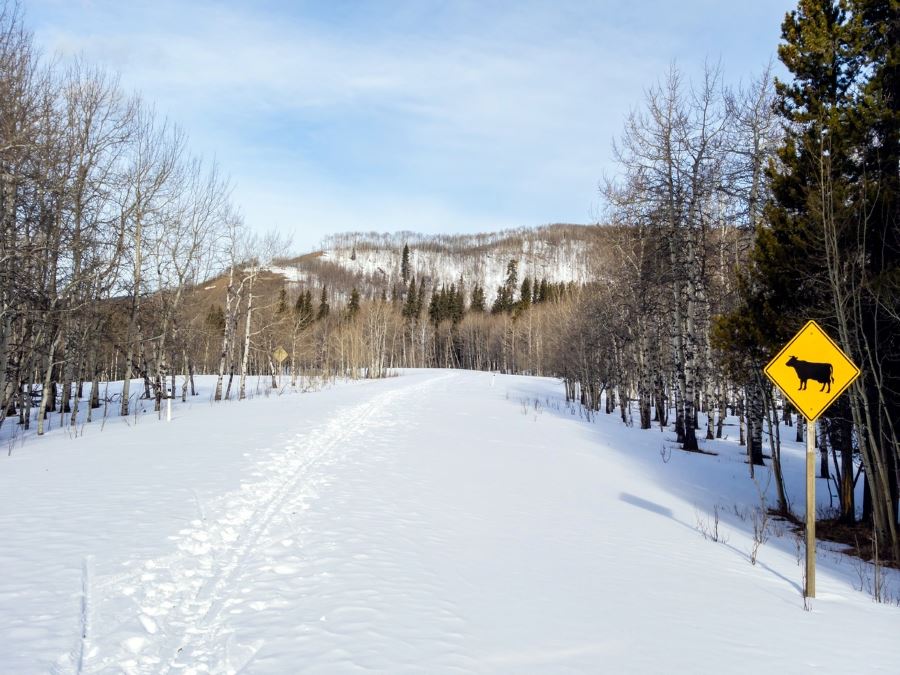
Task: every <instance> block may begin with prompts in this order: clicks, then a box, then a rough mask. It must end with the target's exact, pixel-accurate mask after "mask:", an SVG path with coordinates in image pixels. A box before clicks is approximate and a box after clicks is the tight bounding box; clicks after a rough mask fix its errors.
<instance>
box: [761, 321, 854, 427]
mask: <svg viewBox="0 0 900 675" xmlns="http://www.w3.org/2000/svg"><path fill="white" fill-rule="evenodd" d="M765 373H766V375H767V376H768V377H769V379H770V380H772V382H774V383H775V384H776V385H777V386H778V388H779V389H781V391H782V392H784V395H785V396H787V397H788V399H789V400H790V401H791V403H793V404H794V406H795V407H796V408H797V410H799V411H800V412H801V413H802V414H803V415H804V416H805V417H806V419H808V420H814V419H817V418H818V417H819V415H821V414H822V413H823V412H824V411H825V409H826V408H827V407H828V406H830V405H831V404H832V403H833V402H834V400H835V399H836V398H837V397H838V396H840V395H841V394H842V393H844V390H845V389H847V387H849V386H850V385H851V384H852V383H853V380H855V379H856V378H857V377H858V376H859V368H857V367H856V365H855V364H854V363H853V361H851V360H850V359H849V358H847V355H846V354H844V352H842V351H841V348H840V347H838V346H837V345H836V344H835V342H834V340H832V339H831V338H830V337H828V334H827V333H826V332H825V331H824V330H822V328H821V327H820V326H819V324H817V323H816V322H815V321H809V322H808V323H807V324H806V325H805V326H803V328H801V329H800V332H799V333H797V334H796V335H795V336H794V337H793V338H792V339H791V341H790V342H788V343H787V344H786V345H785V346H784V348H783V349H782V350H781V351H780V352H778V356H776V357H775V358H774V359H772V360H771V361H769V365H767V366H766V367H765Z"/></svg>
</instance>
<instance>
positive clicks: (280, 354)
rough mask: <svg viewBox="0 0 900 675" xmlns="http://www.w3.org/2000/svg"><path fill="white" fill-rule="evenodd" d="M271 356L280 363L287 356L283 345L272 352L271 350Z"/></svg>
mask: <svg viewBox="0 0 900 675" xmlns="http://www.w3.org/2000/svg"><path fill="white" fill-rule="evenodd" d="M272 356H274V357H275V360H276V361H278V363H281V362H282V361H284V360H285V359H286V358H287V357H288V353H287V352H286V351H284V347H279V348H278V349H276V350H275V351H274V352H272Z"/></svg>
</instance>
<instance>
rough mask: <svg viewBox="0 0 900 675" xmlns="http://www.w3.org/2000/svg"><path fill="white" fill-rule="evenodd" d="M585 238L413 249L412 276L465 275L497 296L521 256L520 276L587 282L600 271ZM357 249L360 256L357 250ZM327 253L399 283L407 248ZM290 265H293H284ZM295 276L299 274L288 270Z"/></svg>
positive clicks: (442, 280)
mask: <svg viewBox="0 0 900 675" xmlns="http://www.w3.org/2000/svg"><path fill="white" fill-rule="evenodd" d="M588 249H589V247H588V244H587V242H586V241H584V240H570V241H563V242H559V243H556V244H550V243H549V242H546V241H543V240H540V239H533V238H525V239H523V240H522V243H521V246H520V247H519V248H517V249H509V248H508V247H504V248H498V249H495V250H489V251H481V252H479V253H478V254H477V255H474V254H473V253H472V252H462V251H461V252H458V253H456V252H450V251H445V250H430V249H418V248H411V249H410V260H409V262H410V268H411V276H415V277H417V278H419V279H422V278H425V279H429V280H431V282H432V283H435V284H437V285H438V286H440V285H441V284H446V285H448V286H449V285H450V284H452V283H459V280H460V278H462V279H463V282H464V284H465V286H466V288H467V289H468V290H469V291H471V289H472V288H473V286H474V284H475V283H478V284H480V285H481V286H482V287H483V288H484V289H485V298H486V300H487V302H488V303H490V302H492V301H493V299H494V298H495V297H496V295H497V288H498V287H499V286H501V285H503V283H504V282H505V281H506V267H507V264H508V263H509V261H510V260H517V261H518V278H519V280H520V281H521V280H522V279H523V278H525V277H526V276H529V277H531V278H532V279H537V280H538V282H540V280H541V279H547V281H550V282H557V283H558V282H570V281H574V282H577V283H579V284H583V283H587V282H588V281H591V280H592V279H593V278H594V277H593V274H592V272H591V268H590V259H589V256H588V255H587V252H588ZM354 255H355V259H353V256H354ZM322 259H323V260H326V261H329V262H332V263H335V264H337V265H339V266H340V267H343V268H345V269H347V270H349V271H351V272H356V273H359V274H362V275H364V276H365V277H367V278H376V279H385V280H386V281H387V282H388V284H389V285H390V284H393V283H395V282H397V281H398V280H399V279H400V263H401V249H393V248H371V247H369V246H360V247H354V248H350V249H343V248H335V249H328V250H325V251H324V252H323V255H322ZM284 271H287V270H284ZM285 276H287V277H288V278H289V279H295V278H296V273H294V275H293V276H290V275H285Z"/></svg>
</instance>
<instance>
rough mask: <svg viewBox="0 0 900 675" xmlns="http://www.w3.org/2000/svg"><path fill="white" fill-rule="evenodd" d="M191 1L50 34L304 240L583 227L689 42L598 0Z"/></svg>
mask: <svg viewBox="0 0 900 675" xmlns="http://www.w3.org/2000/svg"><path fill="white" fill-rule="evenodd" d="M36 2H37V4H38V5H41V6H43V7H44V8H45V9H46V8H47V7H48V4H47V3H48V2H49V5H56V9H60V5H58V4H57V3H54V2H50V0H42V1H41V0H36ZM612 6H613V5H612V4H611V5H610V7H612ZM185 7H186V9H185ZM185 7H182V6H181V4H179V3H167V2H158V3H138V4H136V5H134V6H133V7H132V8H131V10H130V13H127V14H126V15H125V18H122V17H121V16H119V15H117V14H115V11H114V10H115V9H117V8H118V6H117V5H114V4H110V3H103V2H98V3H96V4H92V5H91V6H88V7H86V8H84V9H82V10H80V11H75V10H72V9H71V7H69V9H68V11H62V10H60V12H59V16H60V20H55V21H54V20H53V19H52V18H49V12H45V14H44V16H43V17H42V19H41V21H40V25H39V27H38V38H39V40H40V41H41V42H42V44H43V45H45V47H46V48H47V49H49V50H55V51H60V52H62V53H64V54H74V53H79V52H83V53H84V54H85V55H86V56H87V57H88V58H89V59H91V60H96V61H100V62H102V63H105V64H107V65H109V66H110V67H113V68H115V69H117V70H120V71H121V72H122V75H123V81H124V82H126V83H127V84H129V85H130V86H134V87H135V88H138V89H140V90H141V91H142V92H143V93H144V94H145V95H146V96H147V97H148V98H150V99H152V100H155V101H157V102H158V104H159V106H160V108H161V109H163V110H167V111H169V112H170V113H171V115H172V116H173V117H174V118H175V119H177V120H179V121H181V122H183V123H184V125H185V127H186V128H187V130H188V132H189V133H190V134H191V135H192V136H193V137H194V139H195V141H196V142H197V144H198V145H199V146H200V148H201V149H202V150H203V151H204V152H214V153H215V154H216V155H217V157H218V158H219V159H220V161H221V162H222V163H223V165H224V168H225V169H226V170H228V171H229V172H230V173H232V174H233V175H234V178H235V180H236V182H237V184H238V189H237V191H236V196H237V197H238V198H239V199H242V200H243V201H244V203H243V204H242V207H243V209H244V211H245V213H246V214H247V216H248V220H250V221H251V222H259V223H260V224H261V225H266V224H270V223H272V222H277V224H279V225H281V226H282V227H284V228H291V227H294V226H296V227H298V228H299V232H298V236H297V237H296V239H297V240H298V242H299V243H301V244H309V243H311V242H312V241H317V240H318V239H320V238H321V236H322V235H323V234H324V233H325V232H326V231H328V230H334V229H343V228H346V227H366V228H367V229H369V228H371V227H379V228H381V227H385V228H388V229H405V228H410V227H422V228H425V229H434V228H437V227H446V228H447V229H452V230H459V229H463V228H471V227H491V226H492V223H493V225H494V226H507V225H519V224H532V223H543V222H547V221H552V220H576V221H581V222H584V221H586V220H587V219H588V214H589V212H590V209H591V205H592V203H593V202H594V201H595V196H596V189H595V188H596V184H597V180H598V179H599V178H600V177H601V175H602V173H603V171H604V169H606V168H607V167H608V166H609V160H610V156H609V155H610V153H609V141H610V139H611V138H612V137H613V136H614V135H616V134H617V133H618V130H619V128H620V126H621V121H622V118H623V116H624V114H625V112H626V111H627V110H628V108H629V107H630V106H632V105H634V104H636V103H637V102H639V100H640V97H641V91H642V88H643V87H644V86H646V85H647V84H648V83H649V82H650V81H652V80H653V79H654V78H655V77H657V76H658V75H659V74H660V72H661V71H662V69H663V68H664V67H665V65H666V64H667V63H668V62H669V61H670V60H671V59H672V58H673V56H674V55H673V54H672V50H673V49H678V48H679V42H680V40H681V38H679V36H677V35H676V36H671V35H668V34H667V33H665V31H663V32H659V31H658V30H657V32H656V33H654V29H653V26H654V25H657V24H654V22H652V21H650V22H648V24H647V25H643V24H637V23H636V22H634V21H633V19H632V18H630V15H628V16H624V17H621V18H616V17H614V16H612V15H607V16H609V20H606V18H605V16H604V13H603V8H602V6H601V7H599V9H598V6H596V5H594V4H592V3H587V4H583V3H565V4H562V3H555V4H541V3H534V4H529V3H521V4H519V3H517V4H514V5H509V6H506V7H503V6H498V7H499V9H498V8H497V7H494V8H493V9H486V8H485V7H484V6H483V5H482V4H481V3H478V4H471V5H468V6H467V5H464V4H453V3H451V5H450V6H449V7H448V6H441V5H425V4H423V3H409V4H400V5H397V6H394V7H391V8H390V9H384V11H383V12H381V13H380V14H379V15H378V16H377V17H375V18H374V19H372V20H371V21H365V20H364V21H356V22H348V23H347V24H346V25H345V24H341V23H339V22H338V23H334V22H332V23H328V22H327V21H325V20H324V19H323V18H322V17H320V16H315V15H309V16H304V15H292V14H290V13H289V12H287V11H286V10H279V11H277V12H276V11H274V10H273V11H270V12H268V13H266V12H262V11H260V10H254V9H253V7H252V6H249V7H248V6H243V7H234V6H230V5H223V4H221V3H191V4H190V5H185ZM378 7H379V8H381V5H378ZM385 7H389V6H387V5H385ZM665 7H666V5H665V4H661V5H657V9H659V8H662V9H665ZM177 10H180V12H179V11H177ZM370 11H372V10H371V8H370ZM660 11H662V10H660ZM776 14H777V12H776ZM176 16H177V18H175V17H176ZM63 17H65V18H63ZM376 19H377V20H376ZM682 20H686V19H682ZM657 28H658V26H657ZM663 28H664V26H663ZM407 29H408V30H407ZM772 49H774V44H773V45H772ZM768 56H769V53H765V54H761V55H760V59H759V62H760V63H763V62H764V61H765V60H766V59H767V58H768ZM276 186H277V189H276ZM279 190H281V191H279ZM467 190H468V191H469V193H470V194H469V195H468V198H467ZM479 195H480V196H479ZM485 195H487V196H485ZM492 195H496V197H495V198H493V197H492ZM362 220H365V221H367V222H370V223H374V225H365V224H364V223H362V222H359V221H362ZM511 220H517V221H518V222H509V221H511ZM264 221H267V222H264ZM301 221H302V222H301ZM495 221H496V222H495Z"/></svg>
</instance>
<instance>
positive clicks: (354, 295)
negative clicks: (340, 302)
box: [347, 286, 359, 319]
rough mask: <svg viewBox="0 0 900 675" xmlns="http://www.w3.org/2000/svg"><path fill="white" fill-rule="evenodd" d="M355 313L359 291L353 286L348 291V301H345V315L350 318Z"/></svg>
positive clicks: (356, 311)
mask: <svg viewBox="0 0 900 675" xmlns="http://www.w3.org/2000/svg"><path fill="white" fill-rule="evenodd" d="M357 314H359V291H358V290H356V286H354V287H353V290H351V291H350V301H349V302H348V303H347V316H348V317H349V318H351V319H352V318H354V317H355V316H356V315H357Z"/></svg>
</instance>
